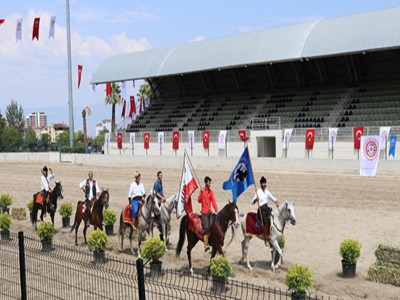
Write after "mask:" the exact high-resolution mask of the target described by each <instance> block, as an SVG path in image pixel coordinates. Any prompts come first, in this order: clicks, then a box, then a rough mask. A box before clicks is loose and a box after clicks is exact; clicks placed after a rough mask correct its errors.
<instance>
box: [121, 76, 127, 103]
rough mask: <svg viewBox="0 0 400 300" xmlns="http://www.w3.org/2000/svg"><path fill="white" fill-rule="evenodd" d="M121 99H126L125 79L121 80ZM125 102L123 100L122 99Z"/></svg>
mask: <svg viewBox="0 0 400 300" xmlns="http://www.w3.org/2000/svg"><path fill="white" fill-rule="evenodd" d="M121 99H122V100H126V99H127V98H126V85H125V81H122V82H121ZM122 103H123V101H122Z"/></svg>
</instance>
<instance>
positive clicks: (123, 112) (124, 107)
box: [121, 100, 126, 119]
mask: <svg viewBox="0 0 400 300" xmlns="http://www.w3.org/2000/svg"><path fill="white" fill-rule="evenodd" d="M125 110H126V100H124V103H123V106H122V112H121V118H124V119H125Z"/></svg>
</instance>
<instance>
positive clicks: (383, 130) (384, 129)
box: [379, 126, 390, 150]
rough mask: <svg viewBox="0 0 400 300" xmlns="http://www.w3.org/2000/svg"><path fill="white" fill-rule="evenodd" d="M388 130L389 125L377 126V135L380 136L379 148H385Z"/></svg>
mask: <svg viewBox="0 0 400 300" xmlns="http://www.w3.org/2000/svg"><path fill="white" fill-rule="evenodd" d="M389 132H390V126H389V127H379V135H380V136H381V139H380V143H379V149H381V150H386V144H387V142H388V138H389Z"/></svg>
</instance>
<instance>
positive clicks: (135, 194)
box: [128, 171, 146, 227]
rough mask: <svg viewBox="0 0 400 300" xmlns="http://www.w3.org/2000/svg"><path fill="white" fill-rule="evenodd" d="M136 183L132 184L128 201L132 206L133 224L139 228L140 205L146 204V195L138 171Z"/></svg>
mask: <svg viewBox="0 0 400 300" xmlns="http://www.w3.org/2000/svg"><path fill="white" fill-rule="evenodd" d="M134 176H135V181H133V182H132V183H131V186H130V188H129V193H128V201H129V203H130V204H131V205H132V211H131V214H132V224H133V225H134V226H135V227H137V226H138V224H137V216H138V212H139V205H140V204H141V203H144V202H145V199H146V193H145V190H144V186H143V183H141V182H140V178H141V175H140V173H139V172H138V171H136V173H135V175H134Z"/></svg>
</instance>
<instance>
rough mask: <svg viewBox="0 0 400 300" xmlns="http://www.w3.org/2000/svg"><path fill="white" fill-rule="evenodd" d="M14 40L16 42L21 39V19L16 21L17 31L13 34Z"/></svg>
mask: <svg viewBox="0 0 400 300" xmlns="http://www.w3.org/2000/svg"><path fill="white" fill-rule="evenodd" d="M15 38H16V40H17V41H18V40H21V39H22V19H18V20H17V30H16V32H15Z"/></svg>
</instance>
